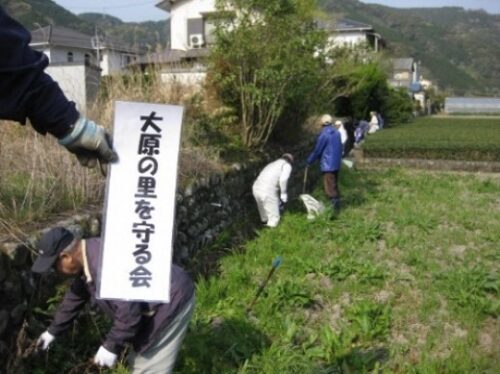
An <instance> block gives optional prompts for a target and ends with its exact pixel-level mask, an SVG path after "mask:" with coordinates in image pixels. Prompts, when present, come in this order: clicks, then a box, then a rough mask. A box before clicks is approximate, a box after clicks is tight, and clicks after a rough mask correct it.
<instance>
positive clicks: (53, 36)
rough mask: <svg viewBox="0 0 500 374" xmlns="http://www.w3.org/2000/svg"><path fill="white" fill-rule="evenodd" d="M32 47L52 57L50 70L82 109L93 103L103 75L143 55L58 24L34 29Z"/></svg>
mask: <svg viewBox="0 0 500 374" xmlns="http://www.w3.org/2000/svg"><path fill="white" fill-rule="evenodd" d="M30 46H31V47H32V48H33V49H36V50H38V51H41V52H43V53H44V54H45V55H46V56H47V57H48V59H49V62H50V64H49V66H48V68H47V69H46V72H47V73H48V74H49V75H50V76H52V78H53V79H54V80H56V81H57V82H58V84H59V86H60V87H61V89H62V90H63V92H64V93H65V95H66V96H67V97H68V98H69V99H70V100H72V101H74V102H75V103H76V105H77V107H78V109H79V110H80V111H82V112H85V111H86V110H87V109H88V107H89V106H90V105H91V104H92V103H93V101H94V99H95V97H96V95H97V91H98V89H99V83H100V80H101V76H103V75H110V74H119V73H121V72H122V71H123V69H124V68H125V67H126V66H127V65H128V64H130V63H131V62H133V61H135V60H136V59H137V58H138V57H139V53H138V51H136V50H134V49H132V48H129V47H127V46H125V45H123V44H122V43H119V42H117V41H115V40H113V39H110V38H104V37H102V36H99V37H96V36H93V35H87V34H84V33H82V32H79V31H76V30H72V29H69V28H66V27H61V26H54V25H48V26H45V27H39V28H37V29H35V30H33V31H32V32H31V43H30Z"/></svg>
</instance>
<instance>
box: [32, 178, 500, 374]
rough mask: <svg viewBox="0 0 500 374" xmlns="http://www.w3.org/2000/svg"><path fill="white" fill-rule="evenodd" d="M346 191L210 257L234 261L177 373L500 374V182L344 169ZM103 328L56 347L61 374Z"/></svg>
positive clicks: (205, 288)
mask: <svg viewBox="0 0 500 374" xmlns="http://www.w3.org/2000/svg"><path fill="white" fill-rule="evenodd" d="M341 191H342V194H343V210H342V212H341V214H340V215H339V216H337V217H332V216H331V214H329V213H327V214H325V215H324V216H320V217H318V218H317V219H315V220H313V221H309V220H307V218H306V213H305V209H304V208H303V206H301V204H300V203H299V201H298V200H292V201H291V202H290V203H289V206H288V207H287V210H286V212H285V214H284V217H283V220H282V222H281V224H280V225H279V227H277V228H275V229H267V228H264V229H259V230H257V231H256V232H255V237H254V238H253V239H252V240H250V241H247V242H245V243H243V244H241V245H238V246H236V247H233V248H228V246H229V245H230V243H231V242H232V241H231V233H228V234H227V235H226V236H224V239H221V240H220V241H219V242H218V243H217V244H216V245H215V246H214V247H213V248H211V249H209V250H210V251H220V252H221V253H224V254H225V256H223V257H222V258H221V259H220V262H219V263H218V267H217V271H212V273H211V274H205V276H203V277H201V276H200V277H199V279H198V280H197V286H196V294H197V306H196V310H195V313H194V317H193V320H192V322H191V325H190V328H189V331H188V334H187V337H186V340H185V342H184V344H183V347H182V350H181V353H180V356H179V359H178V362H177V367H176V372H178V373H497V372H498V368H499V367H500V355H499V351H498V347H499V346H500V324H499V321H498V314H499V310H500V303H499V299H498V290H499V286H500V285H499V277H498V270H499V264H500V262H499V260H500V251H499V250H498V248H499V244H500V177H499V176H498V175H494V174H481V175H479V174H467V173H432V172H422V171H420V172H417V171H408V170H403V169H391V170H387V171H382V172H375V171H350V170H343V171H342V174H341ZM313 195H314V196H316V197H318V198H322V196H323V193H322V191H321V188H320V187H319V186H318V188H317V189H316V190H315V191H314V192H313ZM332 218H333V219H332ZM243 225H244V224H243V223H242V226H243ZM278 255H280V256H282V259H283V263H282V265H281V266H280V267H279V268H278V269H277V271H276V272H275V274H274V275H273V277H272V278H271V280H270V282H269V283H268V285H267V287H266V288H265V290H264V292H263V293H262V294H261V296H260V297H259V299H258V300H257V302H256V303H255V305H254V307H253V308H252V310H251V311H250V312H249V313H247V311H246V309H247V307H248V305H249V304H250V303H251V301H252V299H253V297H254V295H255V292H256V290H257V288H258V286H259V284H260V283H261V282H262V281H263V280H264V279H265V278H266V276H267V273H268V272H269V270H270V268H271V263H272V261H273V259H274V258H275V257H276V256H278ZM101 323H102V321H98V324H96V323H95V321H91V318H89V317H86V319H84V320H83V321H82V322H81V323H80V325H78V327H77V330H75V331H74V332H73V334H70V336H68V337H67V338H65V339H66V340H64V341H63V342H62V344H61V343H59V344H55V345H54V348H53V351H52V353H50V354H49V355H50V356H51V357H48V359H47V360H48V362H50V363H51V364H50V366H51V367H52V368H55V370H59V371H54V372H62V371H64V370H61V369H63V367H65V368H66V369H65V370H68V368H71V367H79V366H78V365H84V362H85V360H87V359H88V358H89V357H91V356H92V354H94V350H95V349H97V347H98V346H99V341H98V339H97V337H96V335H97V334H96V333H95V331H96V326H97V325H99V326H101V327H100V332H101V334H104V333H105V331H106V326H103V325H102V324H101ZM82 330H83V331H82ZM90 332H92V333H90ZM91 334H93V335H91ZM92 342H93V343H92ZM84 344H85V348H83V345H84ZM77 352H78V353H77ZM38 360H39V361H38V363H36V361H33V360H32V361H30V365H35V366H36V365H40V366H39V367H43V366H45V362H46V361H43V360H42V358H39V359H38ZM82 363H83V364H82ZM45 370H46V369H45ZM34 372H35V371H34ZM45 372H47V371H45ZM81 372H82V371H81ZM89 372H90V371H89ZM110 372H113V373H127V370H126V369H125V367H124V366H119V367H118V368H116V369H114V370H113V371H110Z"/></svg>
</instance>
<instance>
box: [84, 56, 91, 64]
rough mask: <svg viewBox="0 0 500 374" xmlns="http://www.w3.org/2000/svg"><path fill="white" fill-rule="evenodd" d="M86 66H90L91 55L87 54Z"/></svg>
mask: <svg viewBox="0 0 500 374" xmlns="http://www.w3.org/2000/svg"><path fill="white" fill-rule="evenodd" d="M85 65H90V55H89V54H88V53H85Z"/></svg>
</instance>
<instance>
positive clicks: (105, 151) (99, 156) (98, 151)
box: [59, 117, 118, 168]
mask: <svg viewBox="0 0 500 374" xmlns="http://www.w3.org/2000/svg"><path fill="white" fill-rule="evenodd" d="M59 144H61V145H63V146H65V147H66V148H67V149H68V151H70V152H71V153H74V154H75V155H76V157H77V158H78V161H79V162H80V164H82V166H86V167H89V168H93V167H94V166H96V164H97V160H99V161H100V162H103V163H108V162H114V161H117V160H118V155H117V154H116V152H114V151H113V149H112V148H111V137H110V136H109V134H108V133H107V132H106V130H105V129H104V128H103V127H102V126H99V125H97V124H96V123H95V122H94V121H90V120H88V119H87V118H85V117H80V118H79V119H78V121H77V122H76V124H75V125H74V127H73V129H72V130H71V132H70V133H69V134H68V135H66V136H65V137H64V138H62V139H59Z"/></svg>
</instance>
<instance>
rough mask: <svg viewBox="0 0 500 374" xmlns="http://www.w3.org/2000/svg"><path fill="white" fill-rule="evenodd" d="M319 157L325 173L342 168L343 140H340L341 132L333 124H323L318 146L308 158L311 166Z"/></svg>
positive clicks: (317, 141) (317, 142)
mask: <svg viewBox="0 0 500 374" xmlns="http://www.w3.org/2000/svg"><path fill="white" fill-rule="evenodd" d="M319 158H320V164H319V166H320V169H321V171H322V172H323V173H324V172H332V171H337V170H339V169H340V162H341V161H342V141H341V140H340V133H339V132H338V131H337V129H336V128H334V127H333V126H331V125H328V126H323V129H322V130H321V133H320V134H319V136H318V139H317V140H316V146H315V147H314V150H313V151H312V152H311V154H310V155H309V157H308V158H307V165H308V166H310V165H311V164H312V163H313V162H314V161H316V160H317V159H319Z"/></svg>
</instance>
